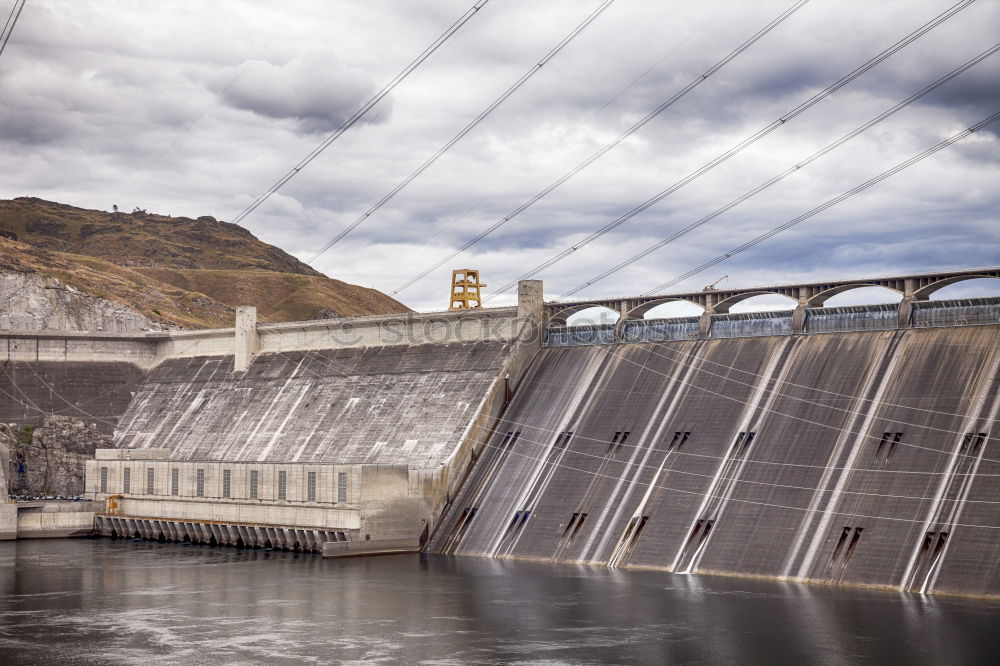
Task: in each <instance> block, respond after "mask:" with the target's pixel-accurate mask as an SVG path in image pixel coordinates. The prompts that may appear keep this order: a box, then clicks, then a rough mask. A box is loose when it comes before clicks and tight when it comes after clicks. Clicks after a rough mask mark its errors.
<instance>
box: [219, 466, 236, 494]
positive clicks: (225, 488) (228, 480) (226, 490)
mask: <svg viewBox="0 0 1000 666" xmlns="http://www.w3.org/2000/svg"><path fill="white" fill-rule="evenodd" d="M232 488H233V472H232V470H229V469H224V470H222V496H223V497H232Z"/></svg>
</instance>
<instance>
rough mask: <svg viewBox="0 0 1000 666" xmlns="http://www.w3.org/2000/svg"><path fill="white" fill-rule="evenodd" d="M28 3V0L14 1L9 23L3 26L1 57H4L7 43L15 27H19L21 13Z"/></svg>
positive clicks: (8, 17)
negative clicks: (18, 21) (18, 20)
mask: <svg viewBox="0 0 1000 666" xmlns="http://www.w3.org/2000/svg"><path fill="white" fill-rule="evenodd" d="M27 2H28V0H14V6H13V7H11V8H10V14H8V15H7V21H6V22H5V23H4V25H3V30H2V31H0V55H3V50H4V49H5V48H7V42H9V41H10V36H11V34H13V32H14V26H15V25H17V19H19V18H20V17H21V12H22V11H24V5H25V4H26V3H27Z"/></svg>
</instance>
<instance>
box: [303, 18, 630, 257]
mask: <svg viewBox="0 0 1000 666" xmlns="http://www.w3.org/2000/svg"><path fill="white" fill-rule="evenodd" d="M614 2H615V0H604V2H603V3H602V4H601V5H599V6H598V7H597V9H595V10H594V11H593V12H591V13H590V15H589V16H587V18H585V19H584V20H583V22H582V23H580V24H579V25H577V26H576V27H575V28H574V29H573V30H572V31H571V32H570V33H569V34H568V35H566V36H565V37H563V39H562V41H560V42H559V43H558V44H556V46H555V47H553V48H552V50H550V51H549V52H548V53H547V54H546V55H545V56H544V57H543V58H542V59H541V60H539V61H538V62H537V63H535V64H534V65H532V66H531V69H529V70H528V71H527V72H526V73H525V74H524V75H522V76H521V78H519V79H518V80H517V81H515V82H514V83H513V85H511V86H510V87H509V88H507V90H505V91H504V92H503V93H502V94H501V95H500V96H499V97H498V98H496V99H495V100H493V102H491V103H490V105H489V106H487V107H486V108H485V109H484V110H483V111H481V112H480V114H479V115H478V116H476V117H475V118H473V119H472V122H470V123H469V124H468V125H466V126H465V127H464V128H462V130H461V131H460V132H459V133H458V134H456V135H455V136H454V137H452V138H451V139H450V140H449V141H448V142H447V143H445V144H444V145H443V146H441V147H440V148H438V150H437V151H436V152H435V153H434V154H433V155H431V156H430V157H428V158H427V159H426V160H425V161H424V163H423V164H421V165H420V166H419V167H417V168H416V169H415V170H414V171H413V172H412V173H411V174H410V175H408V176H407V177H406V178H404V179H403V180H402V181H401V182H400V183H399V184H398V185H396V187H394V188H392V189H391V190H390V191H389V192H388V193H387V194H386V195H385V196H383V197H382V198H381V199H379V200H378V201H376V202H375V203H374V204H373V205H372V206H371V208H369V209H368V210H367V211H365V212H364V213H362V214H361V216H360V217H359V218H358V219H357V220H355V221H354V222H352V223H351V224H349V225H347V227H345V228H344V229H343V230H341V231H340V233H338V234H337V235H336V236H334V237H333V238H332V239H330V240H329V241H328V242H327V243H326V245H324V246H323V247H321V248H320V249H319V250H318V251H317V252H316V253H315V254H313V255H312V256H311V257H310V258H309V259H308V260H307V261H306V263H307V264H311V263H312V262H314V261H316V259H318V258H319V257H320V256H321V255H322V254H323V253H324V252H326V251H327V250H329V249H330V248H331V247H333V246H334V245H336V244H337V243H339V242H340V241H341V240H343V238H344V237H345V236H347V234H349V233H351V232H352V231H354V230H355V229H357V228H358V226H359V225H360V224H361V223H362V222H364V221H365V220H367V219H368V218H369V217H370V216H371V214H372V213H374V212H375V211H377V210H378V209H379V208H381V207H382V206H384V205H385V204H387V203H388V202H389V201H390V200H391V199H392V198H393V197H395V196H396V195H397V194H399V193H400V192H401V191H402V190H403V188H405V187H406V186H407V185H409V184H410V183H412V182H413V181H414V180H415V179H416V178H417V177H418V176H419V175H420V174H422V173H423V172H424V171H426V170H427V168H428V167H430V166H431V165H432V164H434V162H436V161H437V160H438V158H440V157H441V156H442V155H444V154H445V153H446V152H448V151H449V150H450V149H451V148H452V146H454V145H455V144H456V143H458V142H459V141H460V140H461V139H462V138H463V137H465V135H466V134H468V133H469V132H471V131H472V130H473V129H474V128H475V127H476V126H477V125H478V124H479V123H481V122H482V121H483V120H485V119H486V118H487V116H489V115H490V114H491V113H493V111H495V110H496V109H497V107H499V106H500V105H501V104H503V103H504V102H505V101H506V100H507V99H508V98H509V97H510V96H511V95H513V94H514V93H515V92H517V90H518V89H519V88H520V87H521V86H523V85H524V84H525V83H527V82H528V81H529V80H530V79H531V77H533V76H534V75H535V74H536V73H538V71H539V70H540V69H541V68H542V67H544V66H545V65H546V63H548V62H549V61H550V60H552V58H554V57H556V55H557V54H558V53H559V52H560V51H562V50H563V48H565V47H566V46H567V45H568V44H569V43H570V42H572V41H573V39H575V38H576V36H577V35H579V34H580V33H581V32H583V31H584V29H586V28H587V26H589V25H590V24H591V23H593V21H594V20H595V19H596V18H597V17H598V16H600V15H601V13H603V12H604V10H605V9H607V8H608V7H610V6H611V5H612V3H614Z"/></svg>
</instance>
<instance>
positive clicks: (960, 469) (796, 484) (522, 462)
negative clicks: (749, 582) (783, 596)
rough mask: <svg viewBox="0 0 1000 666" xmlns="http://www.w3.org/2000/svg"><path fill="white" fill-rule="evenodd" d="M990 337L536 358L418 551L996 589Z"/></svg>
mask: <svg viewBox="0 0 1000 666" xmlns="http://www.w3.org/2000/svg"><path fill="white" fill-rule="evenodd" d="M998 343H1000V329H998V327H996V326H976V327H971V326H970V327H965V328H946V329H936V330H930V329H929V330H913V329H910V330H900V331H868V332H857V333H844V334H830V335H822V334H820V335H808V336H801V335H800V336H782V337H756V338H738V339H730V340H691V341H683V342H680V341H679V342H665V343H656V344H633V345H613V346H606V347H594V346H590V347H578V348H560V349H545V350H543V351H542V352H541V354H540V355H539V357H537V358H536V361H535V363H534V364H533V365H532V367H531V369H530V371H529V374H528V376H527V377H526V379H525V380H524V382H523V385H522V388H521V390H520V391H519V393H518V395H517V396H516V397H515V399H514V401H513V403H512V404H511V407H510V409H509V410H508V411H507V412H506V413H505V415H504V421H503V422H502V423H501V424H500V426H498V428H497V432H496V434H495V435H494V437H493V438H492V440H491V441H490V445H489V448H488V450H487V452H486V453H484V455H483V456H482V457H481V459H480V461H479V462H478V463H477V464H476V466H475V468H474V470H473V472H472V475H471V476H470V478H469V481H468V482H467V483H466V484H465V486H464V487H463V489H462V492H461V494H460V495H459V496H458V497H457V498H456V500H455V501H454V503H453V504H452V506H451V509H450V510H449V512H448V514H447V516H445V518H444V519H443V521H441V522H440V526H441V527H440V529H439V530H438V531H437V532H436V533H435V535H434V538H433V540H432V543H431V549H432V550H434V551H437V552H446V553H456V554H466V555H479V556H492V557H516V558H533V559H545V560H560V561H578V562H588V563H597V564H606V565H611V566H621V567H652V568H661V569H666V570H670V571H677V572H685V571H692V572H704V573H713V572H714V573H723V574H737V575H755V576H769V577H776V578H785V579H798V580H809V581H818V582H825V583H852V584H863V585H878V586H889V587H895V588H902V589H913V590H918V591H925V592H948V593H959V594H972V595H982V594H988V595H1000V571H998V569H997V567H996V562H997V561H998V560H1000V519H998V514H997V510H996V506H997V503H998V502H1000V482H998V481H997V479H998V478H1000V476H998V475H1000V449H997V448H996V427H997V423H998V422H997V419H998V416H1000V386H998V384H1000V374H998V367H1000V344H998ZM622 432H628V433H629V436H628V437H627V439H626V440H625V442H624V443H622V442H621V435H620V434H619V435H618V439H617V440H616V437H615V436H616V433H622ZM747 432H753V433H755V434H754V436H753V439H752V440H751V442H750V443H749V444H747V443H746V441H745V440H746V435H741V433H747ZM508 433H511V434H508ZM517 433H519V434H517ZM560 433H572V435H570V436H568V437H566V436H563V437H560ZM686 433H690V435H686ZM885 433H893V434H892V435H890V437H889V439H888V440H886V439H885V437H884V435H885ZM894 433H901V435H900V437H899V441H898V442H895V443H894V440H895V434H894ZM967 433H983V434H984V435H985V437H984V438H982V441H981V442H980V443H978V444H977V443H976V442H977V441H979V436H978V434H977V435H975V436H974V437H973V439H972V443H971V444H970V441H969V438H968V437H967V435H966V434H967ZM567 439H568V441H566V440H567ZM583 514H586V516H585V517H582V516H583ZM699 521H700V522H699ZM859 528H860V530H861V531H860V532H859V531H858V529H859ZM942 533H944V534H945V535H946V536H945V538H943V539H942V538H941V536H940V535H941V534H942Z"/></svg>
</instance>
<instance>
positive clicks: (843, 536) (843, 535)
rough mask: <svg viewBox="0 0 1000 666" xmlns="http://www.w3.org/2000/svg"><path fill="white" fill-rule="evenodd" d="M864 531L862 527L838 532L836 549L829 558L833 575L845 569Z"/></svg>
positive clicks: (846, 528)
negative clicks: (838, 537)
mask: <svg viewBox="0 0 1000 666" xmlns="http://www.w3.org/2000/svg"><path fill="white" fill-rule="evenodd" d="M864 531H865V528H863V527H850V526H848V527H845V528H844V529H843V530H841V532H840V540H839V541H838V542H837V546H836V548H834V549H833V555H832V556H831V557H830V565H829V566H830V569H832V570H834V572H835V574H836V573H837V572H843V570H844V569H845V568H846V567H847V562H848V561H849V560H850V559H851V555H853V554H854V549H855V548H857V546H858V541H860V540H861V533H862V532H864Z"/></svg>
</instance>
